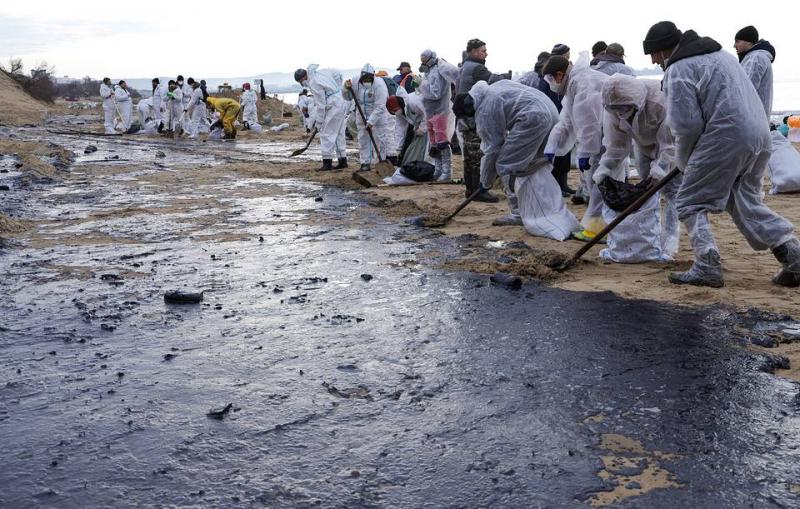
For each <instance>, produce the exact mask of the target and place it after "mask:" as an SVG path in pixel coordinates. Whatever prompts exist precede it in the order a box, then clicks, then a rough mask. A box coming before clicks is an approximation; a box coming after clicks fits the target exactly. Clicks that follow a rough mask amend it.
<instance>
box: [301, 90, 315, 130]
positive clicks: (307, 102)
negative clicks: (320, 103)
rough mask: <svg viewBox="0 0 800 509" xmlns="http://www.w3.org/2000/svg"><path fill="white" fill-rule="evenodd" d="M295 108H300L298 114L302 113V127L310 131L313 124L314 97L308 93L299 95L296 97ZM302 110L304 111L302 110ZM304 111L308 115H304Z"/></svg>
mask: <svg viewBox="0 0 800 509" xmlns="http://www.w3.org/2000/svg"><path fill="white" fill-rule="evenodd" d="M297 108H298V109H299V110H300V114H301V115H303V127H304V128H305V129H307V130H308V131H310V130H311V128H312V126H313V125H314V98H313V97H310V96H308V95H301V96H300V97H299V98H298V99H297ZM303 110H306V111H305V112H304V111H303ZM306 113H307V114H308V116H305V115H306Z"/></svg>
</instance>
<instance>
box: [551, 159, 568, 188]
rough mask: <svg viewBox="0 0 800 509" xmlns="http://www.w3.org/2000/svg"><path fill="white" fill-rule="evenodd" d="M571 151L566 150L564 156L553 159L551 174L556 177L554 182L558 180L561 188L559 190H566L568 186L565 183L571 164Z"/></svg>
mask: <svg viewBox="0 0 800 509" xmlns="http://www.w3.org/2000/svg"><path fill="white" fill-rule="evenodd" d="M571 154H572V153H571V152H568V153H567V155H565V156H560V157H556V158H555V159H553V176H554V177H555V178H556V182H558V187H560V188H561V191H562V192H563V191H566V190H567V188H568V187H569V186H568V185H567V177H568V175H569V170H570V168H571V166H572V162H571V160H570V158H571Z"/></svg>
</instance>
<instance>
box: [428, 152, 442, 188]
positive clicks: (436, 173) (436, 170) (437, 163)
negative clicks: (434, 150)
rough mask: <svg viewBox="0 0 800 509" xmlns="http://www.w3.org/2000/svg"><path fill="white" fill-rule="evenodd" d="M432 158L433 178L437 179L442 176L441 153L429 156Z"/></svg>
mask: <svg viewBox="0 0 800 509" xmlns="http://www.w3.org/2000/svg"><path fill="white" fill-rule="evenodd" d="M431 159H433V180H435V181H437V182H438V181H439V177H441V176H442V155H441V153H439V154H437V155H435V156H431Z"/></svg>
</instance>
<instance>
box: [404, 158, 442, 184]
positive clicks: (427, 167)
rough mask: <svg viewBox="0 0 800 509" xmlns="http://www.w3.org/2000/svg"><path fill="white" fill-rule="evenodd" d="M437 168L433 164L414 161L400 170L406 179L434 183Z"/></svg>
mask: <svg viewBox="0 0 800 509" xmlns="http://www.w3.org/2000/svg"><path fill="white" fill-rule="evenodd" d="M435 171H436V168H434V166H433V165H432V164H431V163H428V162H425V161H412V162H410V163H408V164H404V165H403V167H402V168H400V173H402V174H403V176H404V177H406V178H410V179H411V180H414V181H416V182H433V173H434V172H435Z"/></svg>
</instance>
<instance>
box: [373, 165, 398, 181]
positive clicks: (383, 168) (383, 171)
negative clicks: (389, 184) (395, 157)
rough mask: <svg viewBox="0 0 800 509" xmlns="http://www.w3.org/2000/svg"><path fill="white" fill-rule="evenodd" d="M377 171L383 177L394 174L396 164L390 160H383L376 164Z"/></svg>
mask: <svg viewBox="0 0 800 509" xmlns="http://www.w3.org/2000/svg"><path fill="white" fill-rule="evenodd" d="M375 171H376V172H378V175H380V176H381V178H384V177H391V176H392V175H394V166H393V165H392V163H390V162H389V161H381V162H379V163H378V164H376V165H375Z"/></svg>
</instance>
